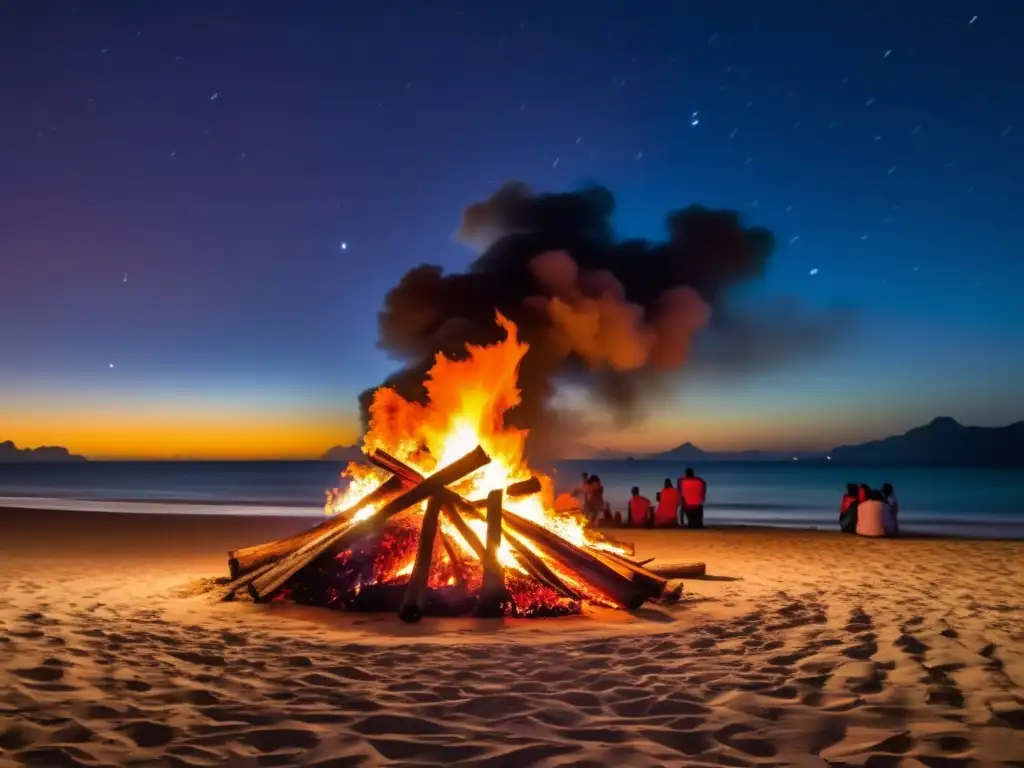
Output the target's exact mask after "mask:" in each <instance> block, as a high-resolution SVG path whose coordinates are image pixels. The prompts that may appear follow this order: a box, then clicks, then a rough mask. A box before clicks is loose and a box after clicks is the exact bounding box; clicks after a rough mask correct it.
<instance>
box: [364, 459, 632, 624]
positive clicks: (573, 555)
mask: <svg viewBox="0 0 1024 768" xmlns="http://www.w3.org/2000/svg"><path fill="white" fill-rule="evenodd" d="M370 461H372V462H373V463H374V464H376V465H377V466H379V467H383V468H384V469H387V470H388V471H390V472H393V473H394V474H396V475H398V476H400V477H402V478H404V479H405V480H406V482H407V483H413V482H417V480H418V478H420V477H422V475H420V474H419V473H418V472H417V471H416V470H414V469H412V468H411V467H409V466H408V465H406V464H405V463H404V462H402V461H400V460H399V459H397V458H395V457H394V456H391V455H390V454H388V453H386V452H384V451H382V450H380V449H377V450H376V451H374V452H373V454H372V455H371V456H370ZM439 493H440V495H441V497H442V499H444V500H445V501H449V500H450V501H451V503H452V504H453V506H455V507H457V508H459V509H461V510H465V511H467V512H469V513H470V514H475V515H479V514H480V513H479V512H477V511H476V509H475V507H474V506H473V505H472V504H470V503H469V502H468V501H466V500H465V499H463V498H462V497H461V496H459V494H457V493H455V492H454V491H452V490H450V489H448V488H445V489H444V490H442V491H440V492H439ZM503 525H506V526H507V527H508V528H509V529H511V531H512V532H513V533H515V534H517V535H518V536H521V537H523V538H525V539H528V540H529V541H530V542H532V543H533V544H534V546H536V547H537V548H538V549H540V550H541V551H542V552H543V554H544V555H545V557H547V558H549V559H550V560H552V561H554V562H556V563H558V564H559V565H560V566H561V567H563V568H565V569H566V570H568V571H570V572H575V573H576V574H577V575H578V576H579V577H580V578H581V579H582V580H583V581H584V582H587V583H589V584H591V585H592V586H593V587H594V588H595V589H596V590H597V591H598V592H600V593H601V594H602V595H603V596H604V597H606V598H607V599H608V600H610V601H612V602H613V603H615V604H616V605H619V606H622V607H624V608H628V609H629V610H636V609H637V608H639V607H640V606H641V605H643V603H644V601H645V600H647V598H648V597H649V593H648V592H647V590H649V587H644V586H642V585H638V584H635V583H634V581H633V579H631V578H629V577H626V576H624V575H623V574H621V573H620V572H619V571H617V570H615V569H614V568H612V567H611V566H610V565H608V564H607V563H605V562H604V561H602V560H599V559H598V558H596V557H594V555H592V554H591V553H590V552H589V551H586V550H583V549H580V548H579V547H577V546H575V545H574V544H572V543H571V542H568V541H566V540H565V539H563V538H561V537H560V536H558V535H557V534H555V533H552V532H551V531H549V530H548V529H546V528H544V527H543V526H540V525H537V524H536V523H533V522H531V521H529V520H527V519H526V518H523V517H519V516H518V515H516V514H514V513H510V512H508V511H507V510H506V511H505V514H504V515H503ZM509 541H510V543H511V539H509ZM523 549H525V547H523ZM517 554H518V551H517ZM548 570H549V571H550V569H548ZM556 578H557V577H556ZM559 581H560V580H559ZM570 591H571V590H570Z"/></svg>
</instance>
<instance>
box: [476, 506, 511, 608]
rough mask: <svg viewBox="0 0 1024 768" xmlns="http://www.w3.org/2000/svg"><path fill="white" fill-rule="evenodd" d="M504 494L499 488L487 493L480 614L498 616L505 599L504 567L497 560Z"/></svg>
mask: <svg viewBox="0 0 1024 768" xmlns="http://www.w3.org/2000/svg"><path fill="white" fill-rule="evenodd" d="M504 499H505V495H504V494H503V493H502V492H501V489H498V490H496V491H491V492H490V493H489V494H488V495H487V549H486V551H485V552H484V559H483V562H484V582H483V587H482V588H481V590H480V607H479V612H480V615H481V616H491V617H495V616H500V615H501V613H502V611H501V604H502V602H503V601H504V600H505V569H504V568H503V567H502V565H501V563H500V562H499V560H498V547H499V546H500V545H501V512H502V509H501V507H502V504H503V503H504Z"/></svg>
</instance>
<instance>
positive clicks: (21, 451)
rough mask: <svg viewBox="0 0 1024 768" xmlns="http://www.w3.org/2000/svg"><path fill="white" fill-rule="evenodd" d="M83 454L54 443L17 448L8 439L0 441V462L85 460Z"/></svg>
mask: <svg viewBox="0 0 1024 768" xmlns="http://www.w3.org/2000/svg"><path fill="white" fill-rule="evenodd" d="M85 460H86V458H85V457H84V456H77V455H75V454H73V453H71V452H70V451H69V450H68V449H67V448H61V447H60V446H56V445H44V446H41V447H39V448H19V447H18V446H16V445H15V444H14V443H13V442H11V441H10V440H7V441H6V442H3V443H0V463H14V462H30V461H31V462H58V461H60V462H68V461H85Z"/></svg>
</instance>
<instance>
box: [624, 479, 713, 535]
mask: <svg viewBox="0 0 1024 768" xmlns="http://www.w3.org/2000/svg"><path fill="white" fill-rule="evenodd" d="M632 494H633V495H632V497H631V498H630V500H629V517H628V521H629V522H628V524H629V525H630V526H632V527H634V528H681V527H683V525H685V526H686V527H687V528H703V527H704V501H705V500H706V499H707V495H708V484H707V482H706V481H705V480H704V478H702V477H698V476H697V475H695V474H694V473H693V469H691V468H690V467H687V468H686V472H685V473H683V476H682V477H680V478H679V479H677V480H676V482H675V483H674V484H673V482H672V479H671V478H668V477H666V478H665V486H664V487H663V488H662V489H661V490H660V491H658V493H657V494H655V497H654V498H655V501H657V506H654V505H652V504H651V502H650V499H648V498H647V497H646V496H641V495H640V489H639V488H637V487H635V486H634V488H633V490H632Z"/></svg>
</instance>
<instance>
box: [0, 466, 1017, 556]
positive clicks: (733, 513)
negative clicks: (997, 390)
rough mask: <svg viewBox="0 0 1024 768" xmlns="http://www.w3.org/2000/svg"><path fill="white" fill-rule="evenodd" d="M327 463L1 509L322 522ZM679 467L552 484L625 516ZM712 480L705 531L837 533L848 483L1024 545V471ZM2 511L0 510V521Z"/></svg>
mask: <svg viewBox="0 0 1024 768" xmlns="http://www.w3.org/2000/svg"><path fill="white" fill-rule="evenodd" d="M342 468H343V465H342V464H340V463H333V462H317V461H311V462H89V463H82V464H0V507H14V506H18V507H34V508H43V509H46V508H49V509H83V510H95V511H102V510H118V511H125V512H140V513H142V512H166V511H182V512H209V513H215V514H287V515H310V514H312V515H317V514H321V513H322V510H323V503H324V492H325V490H326V489H328V488H334V487H337V486H338V483H339V479H340V473H341V470H342ZM683 469H684V467H682V466H680V465H678V464H676V463H673V462H659V461H642V460H639V461H563V462H559V464H558V465H557V466H556V468H555V478H556V484H557V487H558V488H559V489H560V490H570V489H571V488H572V487H573V486H575V485H576V484H577V483H578V480H579V476H580V473H581V472H583V471H588V472H591V473H594V474H597V475H598V476H600V478H601V481H602V483H603V484H604V486H605V499H606V500H607V501H609V502H610V503H611V505H612V508H613V509H617V510H622V509H624V508H625V506H626V502H627V500H628V498H629V489H630V488H631V487H632V486H633V485H638V486H640V488H641V490H642V492H643V493H644V494H645V495H647V496H648V497H649V498H651V499H652V500H653V499H654V494H655V493H656V492H657V490H658V489H659V488H660V487H661V486H662V485H663V483H664V480H665V478H666V477H669V478H672V479H673V480H674V479H675V478H676V477H677V476H678V475H680V474H682V470H683ZM695 469H696V470H697V471H698V473H699V474H700V475H701V476H703V477H704V478H705V479H706V480H707V482H708V504H707V507H706V514H705V520H706V523H707V524H708V525H712V526H713V525H767V526H785V527H795V528H822V529H835V528H836V527H837V519H838V515H839V500H840V497H841V496H842V494H843V489H844V488H845V486H846V483H848V482H854V483H861V482H864V483H867V484H868V485H871V486H872V487H879V486H880V485H881V484H882V483H884V482H889V483H892V484H893V486H895V488H896V494H897V496H898V497H899V499H900V510H901V511H900V521H901V526H902V527H903V529H904V530H906V531H913V532H921V533H942V534H958V535H971V536H993V537H1000V538H1024V502H1022V500H1021V496H1020V494H1021V493H1022V489H1024V470H1020V469H978V468H963V469H955V468H952V469H951V468H945V467H944V468H932V467H898V468H885V467H844V466H833V465H829V464H816V463H815V464H811V463H805V462H780V463H714V464H706V465H703V466H699V465H698V466H695ZM0 514H2V512H0Z"/></svg>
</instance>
